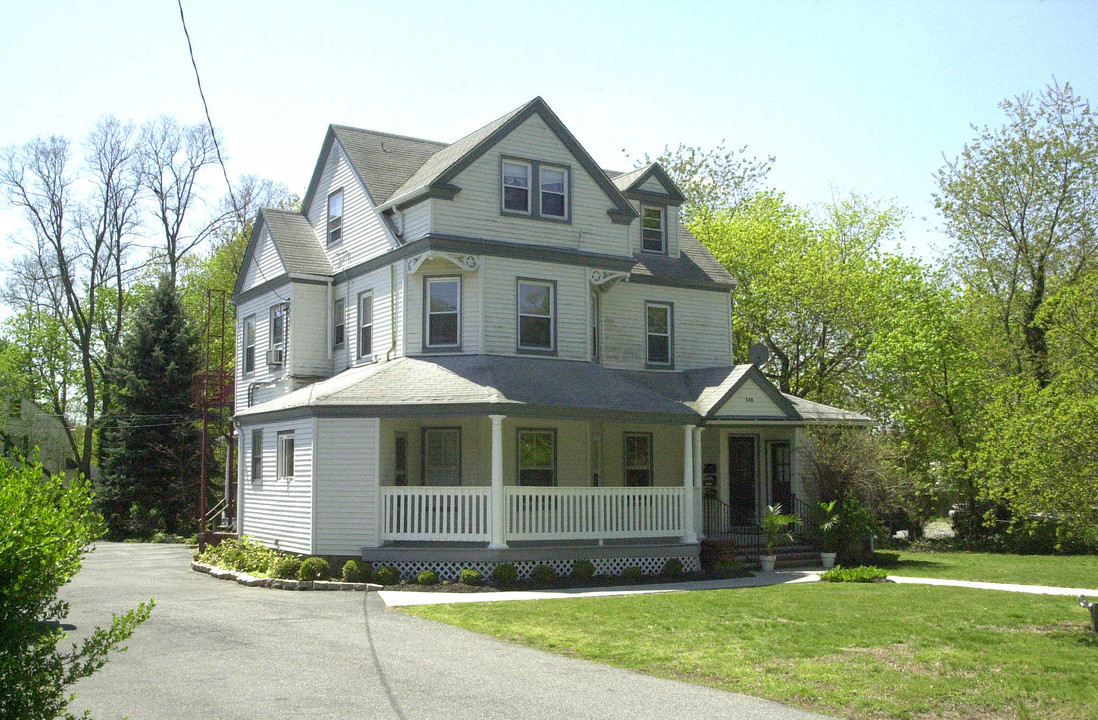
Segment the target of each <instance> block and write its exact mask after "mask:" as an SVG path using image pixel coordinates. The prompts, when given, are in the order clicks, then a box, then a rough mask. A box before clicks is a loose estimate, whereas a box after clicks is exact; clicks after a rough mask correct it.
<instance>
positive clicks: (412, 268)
mask: <svg viewBox="0 0 1098 720" xmlns="http://www.w3.org/2000/svg"><path fill="white" fill-rule="evenodd" d="M436 259H438V260H449V261H450V262H452V263H453V264H455V265H457V266H458V267H459V268H461V269H462V270H465V271H466V272H473V271H475V270H479V269H480V256H479V255H461V254H458V253H445V252H436V251H434V250H428V251H427V252H425V253H420V254H419V255H415V256H413V257H410V258H408V265H407V269H408V274H409V275H415V274H416V272H418V271H419V267H420V265H422V264H423V263H425V262H427V261H428V260H436Z"/></svg>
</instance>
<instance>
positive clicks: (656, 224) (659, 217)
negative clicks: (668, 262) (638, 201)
mask: <svg viewBox="0 0 1098 720" xmlns="http://www.w3.org/2000/svg"><path fill="white" fill-rule="evenodd" d="M666 214H667V213H666V212H665V211H664V209H663V208H660V207H642V208H641V250H643V251H644V252H650V253H662V254H665V255H666V254H667V232H666V229H667V223H666V222H665V220H666Z"/></svg>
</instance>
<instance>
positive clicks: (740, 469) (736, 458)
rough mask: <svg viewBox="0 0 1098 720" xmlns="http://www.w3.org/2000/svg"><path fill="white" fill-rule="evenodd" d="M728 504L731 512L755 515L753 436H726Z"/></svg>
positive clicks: (751, 516) (749, 516)
mask: <svg viewBox="0 0 1098 720" xmlns="http://www.w3.org/2000/svg"><path fill="white" fill-rule="evenodd" d="M728 504H729V505H731V506H732V512H733V513H734V514H736V515H739V514H742V515H744V516H745V517H748V518H755V517H757V513H756V508H755V438H753V437H743V436H740V435H730V436H729V437H728Z"/></svg>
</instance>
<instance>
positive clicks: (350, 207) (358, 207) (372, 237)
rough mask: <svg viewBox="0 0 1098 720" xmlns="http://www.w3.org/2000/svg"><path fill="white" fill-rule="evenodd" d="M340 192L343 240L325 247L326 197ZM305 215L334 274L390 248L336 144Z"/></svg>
mask: <svg viewBox="0 0 1098 720" xmlns="http://www.w3.org/2000/svg"><path fill="white" fill-rule="evenodd" d="M339 188H343V238H342V240H340V241H339V242H337V243H334V244H332V245H328V244H327V234H328V195H329V194H330V193H331V192H332V191H334V190H338V189H339ZM379 202H380V200H379ZM305 215H306V217H307V218H308V219H309V224H310V225H312V226H313V230H315V231H316V234H317V238H318V239H319V241H320V243H321V245H322V246H325V249H326V250H327V252H328V259H329V260H330V261H331V263H332V267H333V268H335V269H336V270H337V271H339V270H343V269H346V268H349V267H353V266H355V265H357V264H358V263H360V262H363V261H364V260H369V259H370V258H372V257H376V256H377V255H380V254H382V253H383V252H386V251H388V250H390V249H392V247H393V244H392V241H391V239H390V237H389V234H388V232H387V231H386V229H385V227H384V225H383V223H382V221H381V219H380V218H379V217H378V216H377V213H376V212H375V211H374V206H373V204H372V203H371V202H370V196H369V195H367V193H366V190H365V189H364V188H363V187H362V184H361V183H360V182H359V181H358V178H357V177H356V176H355V174H354V170H353V169H352V167H351V164H350V162H349V161H348V160H347V157H346V156H345V155H344V154H343V152H342V151H341V150H340V149H339V145H338V143H332V149H331V151H329V153H328V157H327V158H326V159H325V161H324V169H323V170H322V171H321V173H320V181H319V182H318V183H317V188H316V193H315V194H314V195H313V200H312V202H311V203H310V205H309V207H308V208H307V209H306V214H305Z"/></svg>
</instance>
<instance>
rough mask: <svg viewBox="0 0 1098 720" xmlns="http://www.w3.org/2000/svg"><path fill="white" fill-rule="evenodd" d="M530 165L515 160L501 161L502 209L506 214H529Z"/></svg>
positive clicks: (531, 173)
mask: <svg viewBox="0 0 1098 720" xmlns="http://www.w3.org/2000/svg"><path fill="white" fill-rule="evenodd" d="M532 175H533V172H532V165H531V164H530V163H526V162H519V161H517V160H504V161H503V209H504V210H506V211H507V212H520V213H529V212H530V184H531V183H530V179H531V177H532Z"/></svg>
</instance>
